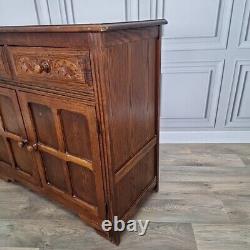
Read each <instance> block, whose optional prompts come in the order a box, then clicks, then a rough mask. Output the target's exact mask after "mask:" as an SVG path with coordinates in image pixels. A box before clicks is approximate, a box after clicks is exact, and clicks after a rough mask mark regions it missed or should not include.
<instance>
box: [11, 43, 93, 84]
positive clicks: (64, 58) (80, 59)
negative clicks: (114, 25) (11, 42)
mask: <svg viewBox="0 0 250 250" xmlns="http://www.w3.org/2000/svg"><path fill="white" fill-rule="evenodd" d="M8 53H9V56H10V59H11V64H12V69H13V74H14V76H13V77H15V79H17V80H21V81H29V82H31V83H33V82H37V83H40V84H42V85H47V84H48V82H53V83H57V84H56V85H55V86H56V87H58V86H59V87H63V86H67V85H69V84H77V86H84V85H91V84H92V75H91V67H90V57H89V52H88V51H79V50H71V49H64V48H60V49H59V48H42V47H8ZM58 84H59V85H58ZM50 86H53V85H50Z"/></svg>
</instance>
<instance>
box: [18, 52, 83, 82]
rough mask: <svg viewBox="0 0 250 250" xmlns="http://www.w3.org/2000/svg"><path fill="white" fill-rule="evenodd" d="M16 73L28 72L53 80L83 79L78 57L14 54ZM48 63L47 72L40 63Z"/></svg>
mask: <svg viewBox="0 0 250 250" xmlns="http://www.w3.org/2000/svg"><path fill="white" fill-rule="evenodd" d="M14 60H15V65H16V70H17V74H24V73H25V74H29V75H34V76H36V77H37V76H39V75H40V76H41V77H46V78H50V79H55V80H71V81H72V80H75V81H83V80H84V77H83V72H82V69H81V66H80V64H79V60H78V58H59V59H58V58H46V57H42V59H41V58H39V57H36V56H16V57H15V58H14ZM44 63H46V64H47V65H49V67H50V70H49V71H48V72H45V71H43V69H42V67H43V66H42V65H43V64H44Z"/></svg>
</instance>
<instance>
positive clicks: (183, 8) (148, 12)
mask: <svg viewBox="0 0 250 250" xmlns="http://www.w3.org/2000/svg"><path fill="white" fill-rule="evenodd" d="M156 18H166V19H167V20H168V21H169V24H168V25H166V26H165V27H164V29H163V32H162V36H163V39H162V89H161V142H250V73H249V72H250V0H106V1H105V0H84V1H83V0H22V1H19V0H8V1H5V0H0V25H1V26H3V25H29V24H67V23H68V24H73V23H96V22H116V21H130V20H146V19H156Z"/></svg>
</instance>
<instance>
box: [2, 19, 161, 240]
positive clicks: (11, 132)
mask: <svg viewBox="0 0 250 250" xmlns="http://www.w3.org/2000/svg"><path fill="white" fill-rule="evenodd" d="M164 23H165V20H155V21H144V22H130V23H117V24H100V25H73V26H33V27H1V28H0V176H1V177H2V178H4V179H6V180H12V181H17V182H20V183H22V184H23V185H25V186H27V187H29V188H30V189H31V190H33V191H35V192H38V193H41V194H43V195H45V196H46V197H48V198H50V199H52V200H55V201H57V202H59V203H61V204H62V205H64V206H65V207H67V208H69V209H71V210H72V211H73V212H75V213H77V214H78V215H79V216H80V217H81V218H82V219H83V220H84V221H85V222H87V223H88V224H89V225H91V226H92V227H94V228H95V229H96V230H97V232H99V233H100V234H101V235H103V236H104V237H106V238H108V239H109V240H111V241H112V242H114V243H116V244H119V242H120V234H119V233H118V232H114V231H113V230H111V231H109V232H104V231H102V228H101V223H102V221H103V220H104V219H110V220H111V221H113V218H114V216H118V217H119V218H120V219H124V220H128V219H129V218H131V216H132V215H133V213H135V211H136V210H137V207H138V206H139V204H140V202H141V201H142V200H143V199H144V198H145V197H146V196H147V194H148V193H150V191H152V190H157V189H158V183H159V180H158V150H159V148H158V145H159V82H160V28H161V25H162V24H164Z"/></svg>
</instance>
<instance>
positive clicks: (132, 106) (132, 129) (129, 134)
mask: <svg viewBox="0 0 250 250" xmlns="http://www.w3.org/2000/svg"><path fill="white" fill-rule="evenodd" d="M155 63H156V39H155V38H150V39H145V40H139V41H133V42H126V43H122V44H119V45H116V46H113V47H109V48H108V68H109V74H110V78H109V90H110V93H109V96H108V98H109V104H110V106H109V108H110V110H109V111H110V112H109V113H110V117H109V129H110V138H111V160H112V166H113V169H114V172H117V171H118V170H120V169H121V168H122V166H123V165H124V164H125V163H126V162H127V161H128V160H129V159H131V158H132V157H133V156H134V155H135V154H136V153H137V152H138V151H139V150H140V149H141V148H143V146H145V145H146V144H147V143H148V142H149V141H150V140H151V139H152V138H153V137H154V136H155V134H156V126H155V124H156V123H155V120H156V119H157V118H156V114H155V109H156V105H157V102H156V100H155V99H156V98H155V95H156V83H155V79H156V75H155V74H156V70H155ZM152 167H153V165H152Z"/></svg>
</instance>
